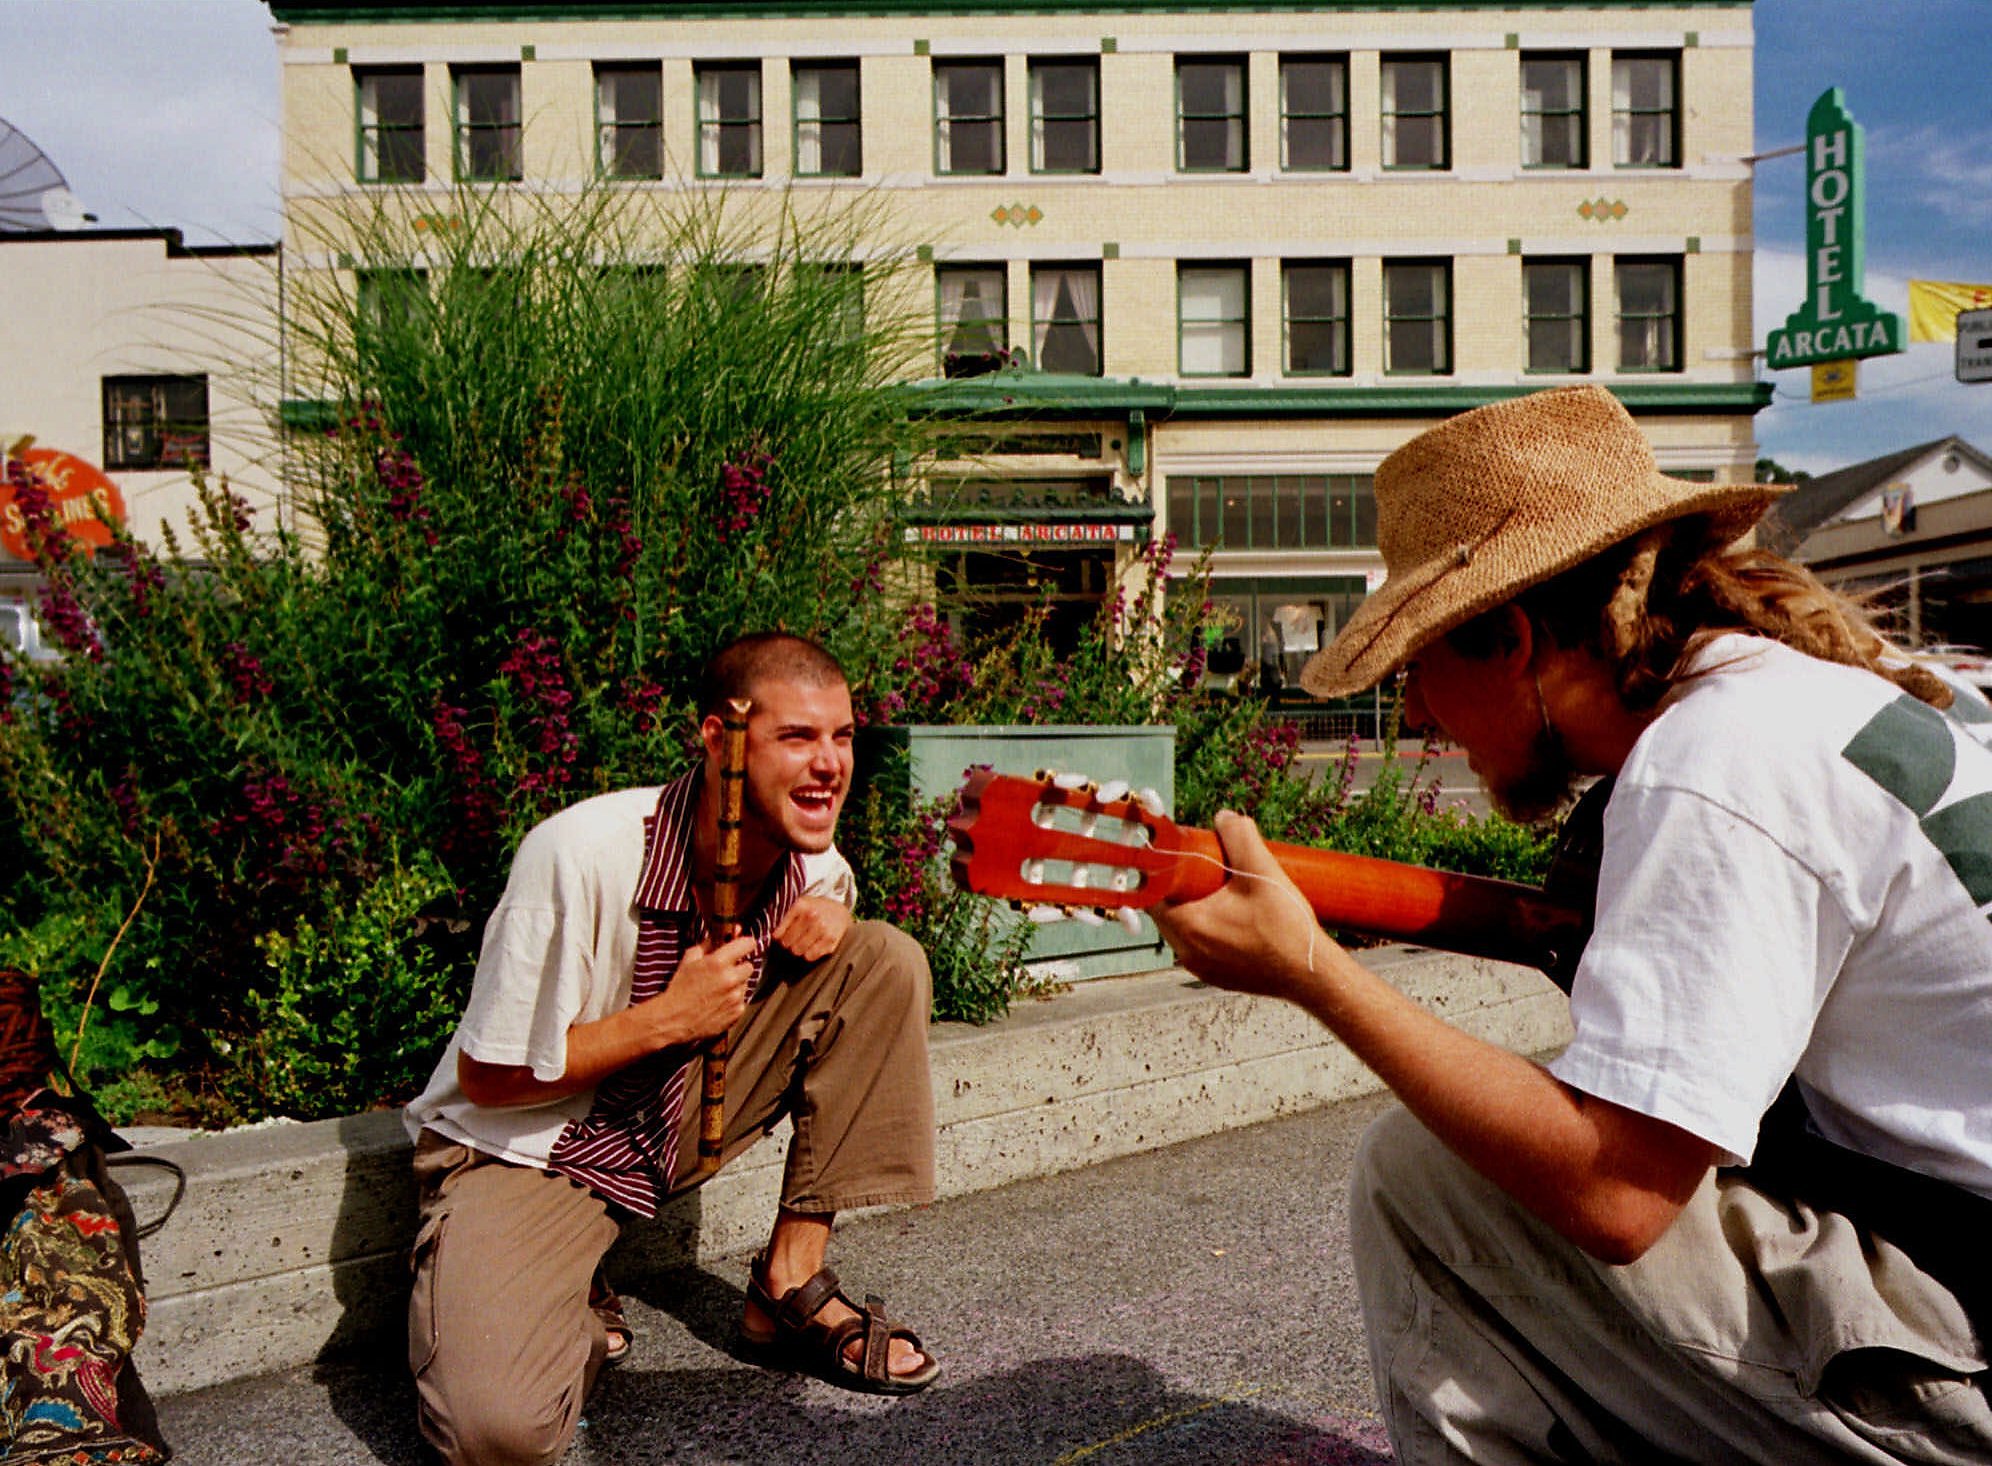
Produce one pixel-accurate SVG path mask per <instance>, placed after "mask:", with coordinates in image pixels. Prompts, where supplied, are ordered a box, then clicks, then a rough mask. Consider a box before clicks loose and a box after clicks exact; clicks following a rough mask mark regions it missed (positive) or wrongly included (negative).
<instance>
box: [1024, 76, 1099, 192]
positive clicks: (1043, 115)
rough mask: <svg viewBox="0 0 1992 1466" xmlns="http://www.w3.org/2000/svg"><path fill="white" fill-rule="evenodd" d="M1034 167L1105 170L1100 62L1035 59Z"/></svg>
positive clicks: (1055, 170) (1061, 170)
mask: <svg viewBox="0 0 1992 1466" xmlns="http://www.w3.org/2000/svg"><path fill="white" fill-rule="evenodd" d="M1030 77H1031V172H1033V173H1098V172H1099V171H1100V63H1099V62H1098V61H1096V60H1093V59H1091V58H1075V59H1066V58H1062V57H1061V58H1060V59H1058V60H1055V61H1033V62H1032V63H1031V65H1030Z"/></svg>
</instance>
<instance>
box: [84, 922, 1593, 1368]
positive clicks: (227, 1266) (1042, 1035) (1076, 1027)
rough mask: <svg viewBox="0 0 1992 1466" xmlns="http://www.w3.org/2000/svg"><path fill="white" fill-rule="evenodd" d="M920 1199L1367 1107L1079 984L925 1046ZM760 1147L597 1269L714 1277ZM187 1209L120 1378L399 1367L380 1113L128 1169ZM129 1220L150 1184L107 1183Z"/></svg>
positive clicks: (1495, 1018)
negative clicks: (929, 1144)
mask: <svg viewBox="0 0 1992 1466" xmlns="http://www.w3.org/2000/svg"><path fill="white" fill-rule="evenodd" d="M1369 955H1370V958H1371V965H1372V966H1374V967H1375V968H1376V969H1377V970H1378V971H1380V972H1382V973H1383V974H1384V975H1385V976H1386V977H1388V978H1389V979H1390V980H1391V981H1392V982H1394V983H1395V984H1397V985H1398V986H1399V987H1400V988H1401V989H1403V990H1404V991H1405V992H1406V993H1408V994H1410V995H1411V996H1412V997H1414V998H1416V999H1417V1000H1418V1001H1420V1002H1422V1003H1424V1004H1425V1005H1426V1006H1427V1007H1430V1008H1432V1009H1433V1010H1435V1011H1437V1012H1439V1013H1441V1014H1443V1015H1444V1016H1446V1017H1447V1018H1449V1019H1451V1020H1452V1021H1453V1022H1455V1023H1457V1024H1459V1025H1460V1026H1461V1027H1463V1028H1465V1029H1467V1030H1469V1031H1471V1032H1473V1033H1476V1034H1478V1035H1480V1036H1481V1037H1484V1038H1487V1039H1489V1040H1491V1041H1493V1042H1495V1043H1498V1044H1501V1045H1502V1046H1504V1047H1506V1048H1510V1049H1514V1050H1517V1051H1519V1052H1523V1053H1535V1052H1539V1051H1541V1050H1544V1049H1548V1048H1552V1047H1554V1046H1555V1045H1557V1044H1559V1043H1561V1042H1563V1041H1565V1040H1566V1039H1567V1037H1568V1013H1567V1007H1566V1004H1565V1001H1564V999H1563V996H1562V994H1561V993H1559V992H1557V991H1556V990H1555V988H1554V987H1552V986H1551V985H1550V983H1549V982H1548V981H1547V980H1546V979H1545V978H1543V977H1542V976H1541V975H1540V974H1539V973H1536V972H1534V971H1533V970H1532V969H1528V968H1521V967H1512V966H1508V965H1506V964H1502V963H1495V962H1488V961H1484V960H1480V959H1476V958H1465V957H1454V956H1449V955H1445V954H1441V953H1434V952H1425V951H1420V950H1414V949H1407V948H1384V949H1380V950H1378V951H1376V952H1373V953H1371V954H1369ZM932 1048H933V1061H934V1091H935V1102H936V1112H937V1113H936V1118H937V1121H938V1125H939V1131H940V1134H939V1178H938V1179H939V1192H940V1194H941V1195H942V1196H957V1195H961V1194H964V1193H966V1192H970V1191H978V1190H981V1189H983V1188H985V1187H991V1186H1000V1185H1003V1184H1005V1183H1007V1182H1011V1181H1018V1180H1023V1179H1026V1178H1029V1177H1034V1176H1045V1175H1051V1174H1054V1173H1056V1172H1058V1171H1064V1170H1069V1169H1071V1168H1073V1167H1076V1166H1082V1165H1088V1164H1091V1163H1094V1162H1097V1161H1103V1160H1108V1159H1111V1158H1113V1157H1115V1156H1121V1155H1128V1154H1132V1153H1134V1152H1136V1151H1143V1150H1152V1149H1155V1148H1157V1147H1159V1146H1165V1145H1172V1144H1175V1143H1177V1142H1179V1141H1184V1140H1191V1139H1195V1138H1197V1137H1199V1136H1203V1135H1209V1134H1212V1133H1214V1132H1216V1131H1220V1130H1226V1129H1231V1128H1234V1127H1236V1126H1240V1125H1250V1124H1254V1123H1256V1122H1258V1121H1261V1120H1268V1119H1272V1118H1273V1117H1275V1116H1277V1115H1283V1114H1291V1113H1294V1112H1297V1111H1300V1110H1305V1109H1312V1108H1314V1107H1316V1106H1319V1105H1323V1104H1327V1103H1330V1102H1332V1101H1335V1100H1338V1099H1345V1098H1348V1097H1350V1096H1352V1095H1356V1094H1360V1093H1363V1092H1365V1091H1368V1090H1372V1089H1374V1088H1375V1087H1376V1081H1375V1079H1374V1078H1373V1077H1372V1076H1371V1075H1370V1074H1369V1072H1368V1071H1367V1070H1366V1069H1364V1068H1363V1066H1362V1065H1361V1064H1359V1063H1357V1062H1356V1061H1355V1059H1354V1058H1353V1057H1352V1056H1351V1055H1350V1054H1349V1053H1348V1052H1347V1051H1346V1050H1345V1049H1343V1048H1342V1047H1341V1045H1340V1044H1338V1043H1336V1042H1335V1041H1334V1040H1333V1039H1331V1038H1330V1037H1329V1036H1328V1035H1327V1033H1326V1032H1325V1031H1324V1030H1323V1029H1321V1028H1320V1026H1319V1025H1317V1024H1316V1023H1314V1022H1313V1020H1311V1019H1309V1018H1307V1017H1305V1016H1304V1015H1302V1014H1301V1013H1300V1012H1298V1011H1297V1010H1295V1009H1293V1008H1291V1007H1288V1006H1287V1005H1285V1004H1280V1003H1270V1002H1264V1001H1260V1000H1255V999H1249V998H1241V997H1237V996H1235V995H1232V994H1229V993H1222V992H1218V991H1216V990H1215V989H1212V988H1207V987H1204V986H1203V985H1202V984H1200V983H1198V982H1196V981H1195V980H1194V979H1193V978H1190V977H1189V976H1188V975H1187V974H1185V973H1182V972H1179V971H1165V972H1157V973H1148V974H1142V975H1138V976H1133V977H1124V978H1109V979H1101V980H1097V981H1094V982H1089V983H1084V984H1081V985H1080V986H1078V987H1076V988H1074V989H1072V990H1071V991H1070V992H1067V993H1063V994H1060V995H1059V996H1057V997H1055V998H1052V999H1049V1000H1047V1001H1044V1002H1040V1003H1026V1004H1024V1005H1022V1006H1021V1007H1019V1008H1017V1009H1016V1010H1014V1011H1013V1012H1012V1013H1011V1014H1010V1015H1009V1016H1008V1017H1006V1018H1004V1019H1002V1020H1001V1021H999V1022H996V1023H992V1024H990V1025H988V1026H987V1027H984V1028H971V1027H968V1026H966V1025H962V1024H938V1025H936V1026H935V1028H934V1032H933V1043H932ZM785 1151H786V1136H785V1134H780V1133H778V1134H777V1135H776V1136H775V1137H773V1138H772V1139H771V1140H770V1141H769V1142H768V1143H765V1144H762V1145H760V1146H757V1147H756V1148H755V1149H754V1150H752V1151H750V1152H749V1153H748V1154H747V1155H745V1156H743V1157H741V1158H740V1159H739V1160H738V1161H736V1162H735V1163H734V1164H733V1165H732V1166H730V1167H728V1169H727V1170H726V1171H725V1172H723V1173H722V1174H721V1175H719V1176H717V1177H715V1178H714V1179H713V1180H712V1181H710V1182H708V1183H707V1184H706V1185H705V1186H704V1187H702V1188H701V1189H700V1190H699V1191H698V1192H696V1193H693V1194H692V1195H690V1196H687V1197H684V1198H681V1199H680V1200H679V1201H678V1202H677V1203H675V1204H674V1205H673V1206H671V1207H670V1208H668V1209H667V1211H666V1212H665V1214H664V1215H662V1216H661V1217H659V1218H658V1220H657V1221H656V1222H655V1223H654V1224H652V1225H649V1226H644V1227H636V1228H631V1229H630V1232H629V1234H628V1235H626V1236H625V1238H624V1239H623V1241H622V1242H621V1243H620V1244H618V1247H617V1251H616V1254H615V1255H614V1256H613V1257H612V1260H611V1268H612V1270H613V1271H614V1272H615V1273H616V1274H617V1275H618V1276H624V1277H627V1276H629V1275H630V1274H631V1273H632V1272H635V1271H649V1270H651V1269H654V1268H662V1267H668V1266H676V1265H682V1264H684V1263H686V1262H689V1261H693V1260H698V1261H709V1260H713V1259H716V1258H722V1257H731V1256H737V1255H739V1254H741V1253H744V1252H747V1251H750V1250H752V1249H753V1248H754V1247H756V1246H757V1245H759V1243H760V1241H761V1240H762V1238H763V1237H764V1236H765V1234H766V1231H767V1226H768V1222H769V1219H770V1218H771V1217H772V1216H773V1213H774V1206H775V1201H776V1197H777V1195H778V1190H779V1186H780V1181H781V1167H782V1159H783V1156H784V1154H785ZM143 1152H144V1153H145V1154H151V1155H158V1156H161V1157H165V1158H168V1159H171V1160H174V1161H177V1162H178V1163H179V1164H180V1165H181V1167H182V1168H184V1170H185V1171H186V1174H187V1194H186V1198H185V1200H184V1201H183V1202H182V1204H181V1206H180V1209H179V1210H178V1211H177V1212H176V1213H175V1214H174V1216H173V1219H172V1221H171V1222H170V1223H169V1224H168V1225H167V1226H166V1227H165V1228H164V1229H163V1230H162V1231H160V1232H159V1233H157V1234H156V1235H154V1236H153V1237H151V1238H148V1239H147V1240H146V1242H145V1243H144V1258H145V1270H146V1281H147V1285H148V1293H149V1297H150V1314H149V1318H148V1323H147V1327H146V1331H145V1335H144V1337H143V1339H142V1340H141V1342H140V1345H139V1350H138V1355H137V1359H138V1365H139V1370H140V1373H141V1374H142V1376H143V1377H144V1378H145V1380H146V1381H147V1383H148V1385H149V1386H150V1387H151V1388H152V1389H153V1390H154V1391H155V1392H158V1393H163V1394H174V1393H179V1392H183V1391H187V1390H195V1389H201V1388H204V1387H206V1386H209V1385H213V1384H219V1383H222V1382H224V1381H227V1380H232V1379H240V1378H244V1377H247V1376H251V1375H257V1374H263V1373H267V1372H270V1371H273V1370H278V1369H285V1368H291V1367H294V1366H297V1365H301V1364H306V1363H309V1362H311V1361H313V1360H317V1359H322V1358H327V1357H330V1356H334V1355H337V1354H339V1353H342V1352H347V1351H350V1350H353V1349H357V1348H361V1347H367V1348H375V1349H390V1350H399V1349H400V1348H401V1347H402V1343H401V1328H402V1319H403V1310H404V1307H405V1304H406V1298H407V1281H406V1264H405V1249H406V1247H407V1244H408V1242H409V1239H410V1236H411V1234H412V1229H413V1218H414V1201H413V1188H412V1186H411V1185H410V1182H409V1178H408V1157H409V1143H408V1138H407V1136H406V1134H405V1133H404V1132H403V1130H402V1126H401V1118H400V1116H399V1114H398V1113H376V1114H369V1115H358V1116H353V1117H350V1118H346V1119H339V1120H322V1121H317V1122H314V1123H311V1124H301V1125H284V1126H276V1127H270V1128H266V1129H260V1130H247V1131H236V1132H232V1133H230V1134H225V1135H207V1136H194V1137H191V1138H188V1139H184V1140H173V1141H167V1142H164V1143H160V1144H156V1145H149V1146H146V1147H144V1148H143ZM121 1178H122V1179H123V1180H124V1181H125V1182H126V1184H127V1186H128V1188H129V1189H130V1191H131V1194H132V1200H133V1203H134V1205H135V1206H136V1207H137V1210H138V1214H139V1216H140V1217H141V1218H146V1217H150V1216H156V1215H157V1214H158V1213H159V1212H160V1210H162V1209H163V1207H164V1206H165V1204H166V1201H167V1198H168V1196H169V1195H170V1182H169V1181H167V1180H166V1179H164V1178H163V1177H162V1176H158V1175H155V1174H154V1173H153V1172H151V1171H149V1170H148V1169H147V1168H143V1167H140V1168H134V1169H132V1170H127V1171H124V1172H122V1173H121Z"/></svg>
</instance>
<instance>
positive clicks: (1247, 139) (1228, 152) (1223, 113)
mask: <svg viewBox="0 0 1992 1466" xmlns="http://www.w3.org/2000/svg"><path fill="white" fill-rule="evenodd" d="M1204 71H1208V72H1212V73H1217V74H1218V76H1219V77H1220V78H1221V79H1222V82H1223V84H1222V90H1223V91H1224V92H1225V93H1226V96H1225V98H1224V100H1223V101H1222V102H1221V103H1220V104H1219V105H1217V106H1215V107H1210V108H1203V107H1199V108H1198V109H1197V110H1195V111H1192V110H1191V109H1190V106H1189V103H1188V102H1187V101H1186V100H1185V95H1184V92H1185V88H1184V81H1185V78H1186V75H1187V74H1189V73H1194V72H1204ZM1250 92H1251V73H1250V71H1249V70H1248V68H1247V66H1246V62H1245V58H1244V57H1243V56H1178V57H1177V58H1176V171H1177V172H1178V173H1247V172H1250V171H1251V167H1252V127H1251V95H1250ZM1212 123H1217V124H1221V125H1222V129H1223V132H1222V137H1223V140H1224V146H1223V149H1222V151H1223V154H1224V161H1223V162H1221V163H1195V164H1193V163H1191V162H1190V154H1191V151H1192V144H1191V137H1192V131H1191V129H1192V128H1198V129H1201V130H1203V131H1208V128H1209V125H1210V124H1212ZM1197 135H1198V137H1199V141H1198V142H1197V144H1196V147H1197V149H1198V150H1201V149H1202V148H1203V147H1204V146H1205V145H1206V144H1205V142H1204V141H1203V140H1202V132H1199V133H1198V134H1197Z"/></svg>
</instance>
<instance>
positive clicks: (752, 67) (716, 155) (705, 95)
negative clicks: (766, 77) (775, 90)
mask: <svg viewBox="0 0 1992 1466" xmlns="http://www.w3.org/2000/svg"><path fill="white" fill-rule="evenodd" d="M694 71H695V75H696V77H697V80H698V91H699V169H698V171H699V177H701V178H759V177H760V176H761V63H760V62H758V61H749V62H746V63H745V64H733V63H729V64H726V65H723V66H700V67H696V68H694Z"/></svg>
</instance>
